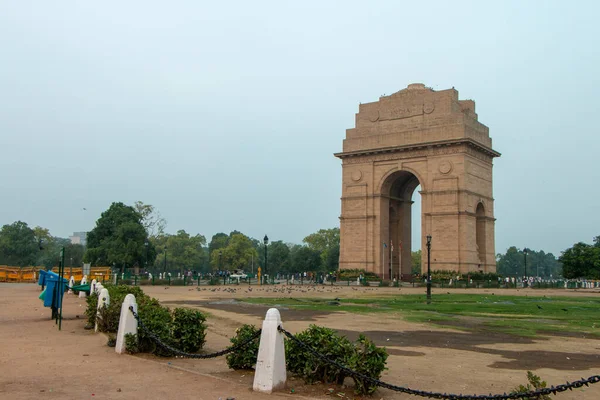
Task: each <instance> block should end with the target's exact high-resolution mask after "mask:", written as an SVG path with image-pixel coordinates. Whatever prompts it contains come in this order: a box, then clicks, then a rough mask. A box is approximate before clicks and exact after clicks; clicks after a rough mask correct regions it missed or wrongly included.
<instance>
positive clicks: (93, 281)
mask: <svg viewBox="0 0 600 400" xmlns="http://www.w3.org/2000/svg"><path fill="white" fill-rule="evenodd" d="M97 283H98V282H96V280H95V279H92V282H91V283H90V294H93V293H96V284H97Z"/></svg>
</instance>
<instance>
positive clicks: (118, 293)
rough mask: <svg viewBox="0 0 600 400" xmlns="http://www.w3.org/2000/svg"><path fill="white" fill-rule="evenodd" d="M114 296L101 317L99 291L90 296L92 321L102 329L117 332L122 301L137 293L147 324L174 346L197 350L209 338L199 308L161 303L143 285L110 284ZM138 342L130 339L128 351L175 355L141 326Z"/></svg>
mask: <svg viewBox="0 0 600 400" xmlns="http://www.w3.org/2000/svg"><path fill="white" fill-rule="evenodd" d="M105 287H106V288H107V289H108V294H109V296H110V304H109V306H108V307H103V308H102V309H101V310H99V314H100V318H97V316H96V308H97V304H98V295H97V294H92V295H90V296H89V297H88V298H87V309H86V311H85V314H86V316H87V317H88V324H90V325H94V324H95V323H96V320H98V321H97V322H98V330H99V331H100V332H109V333H110V332H112V333H116V332H117V330H118V329H119V317H120V315H121V305H122V303H123V300H124V299H125V296H126V295H127V294H129V293H131V294H133V295H134V296H135V299H136V302H137V305H138V315H139V317H140V319H141V321H142V323H143V324H144V325H145V326H146V328H147V329H148V330H149V331H150V332H152V333H154V334H155V335H157V336H158V337H159V339H160V340H161V341H162V342H163V343H165V344H167V345H169V346H172V347H175V348H177V349H179V350H181V351H185V352H187V353H195V352H197V351H199V350H200V349H201V348H202V346H203V345H204V342H205V338H206V324H205V321H206V317H205V316H204V315H203V314H202V313H201V312H200V311H197V310H192V309H188V308H176V309H174V310H173V311H171V310H170V309H169V308H167V307H164V306H162V305H160V303H159V302H158V300H156V299H154V298H151V297H150V296H148V295H146V294H145V293H144V292H143V291H142V289H141V288H139V287H137V286H127V285H118V286H113V285H107V286H105ZM135 337H136V338H137V345H134V344H133V343H132V339H131V338H130V339H129V346H127V347H128V351H131V352H135V351H134V350H137V352H141V353H153V354H156V355H160V356H172V355H173V354H171V352H169V351H166V350H164V349H163V348H161V347H158V346H156V344H155V343H154V342H153V341H152V340H150V338H149V337H147V335H146V334H145V333H144V332H143V331H142V330H139V331H138V334H137V335H136V336H135Z"/></svg>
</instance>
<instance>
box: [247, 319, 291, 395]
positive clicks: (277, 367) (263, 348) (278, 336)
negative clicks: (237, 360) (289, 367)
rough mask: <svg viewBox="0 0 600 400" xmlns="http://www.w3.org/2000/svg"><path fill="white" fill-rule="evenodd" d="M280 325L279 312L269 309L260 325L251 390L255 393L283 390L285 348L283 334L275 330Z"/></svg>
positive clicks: (285, 376)
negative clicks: (260, 331) (260, 330)
mask: <svg viewBox="0 0 600 400" xmlns="http://www.w3.org/2000/svg"><path fill="white" fill-rule="evenodd" d="M280 325H281V316H280V315H279V310H278V309H276V308H270V309H269V311H267V316H266V317H265V320H264V321H263V324H262V333H261V334H260V345H259V347H258V357H257V359H256V371H255V373H254V385H253V389H254V391H256V392H263V393H271V392H273V390H278V389H283V388H284V387H285V381H286V378H287V374H286V370H285V347H284V345H283V333H281V332H279V331H278V330H277V327H278V326H280Z"/></svg>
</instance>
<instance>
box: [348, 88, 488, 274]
mask: <svg viewBox="0 0 600 400" xmlns="http://www.w3.org/2000/svg"><path fill="white" fill-rule="evenodd" d="M336 156H337V157H339V158H341V159H342V213H341V216H340V233H341V243H340V245H341V248H340V268H342V269H356V268H358V269H365V270H367V271H372V272H375V273H377V274H379V275H380V276H382V277H385V278H390V277H398V276H400V277H402V278H403V279H407V278H409V277H410V268H411V265H410V264H411V257H410V242H411V237H410V236H411V226H410V215H411V206H412V204H413V203H412V202H413V200H412V198H413V194H414V190H415V188H416V187H417V186H418V185H419V184H420V185H421V191H420V193H421V202H422V205H421V236H422V237H421V249H422V254H423V257H425V254H426V249H425V247H424V246H425V240H424V238H425V236H426V235H427V234H431V235H432V237H433V240H432V243H433V244H432V255H431V265H432V269H433V270H454V271H460V272H463V273H464V272H469V271H484V272H493V271H495V269H496V262H495V249H494V221H495V219H494V216H493V195H492V160H493V158H494V157H498V156H500V153H498V152H496V151H494V150H493V149H492V141H491V139H490V137H489V131H488V128H487V127H486V126H485V125H483V124H481V123H480V122H479V121H478V120H477V114H476V113H475V102H473V101H472V100H459V99H458V92H457V91H456V90H454V89H449V90H442V91H434V90H432V89H429V88H426V87H425V86H424V85H422V84H413V85H409V86H408V87H407V88H406V89H403V90H401V91H399V92H397V93H394V94H392V95H390V96H383V97H381V98H380V99H379V101H377V102H373V103H366V104H361V105H360V107H359V112H358V114H356V127H355V128H352V129H348V130H347V131H346V139H345V140H344V145H343V152H342V153H338V154H336ZM383 243H386V245H387V246H389V245H391V243H394V246H395V247H396V248H397V249H398V250H397V252H396V259H394V258H392V263H391V268H390V265H389V260H390V259H389V257H388V258H387V259H386V251H385V250H384V251H382V249H383ZM400 243H402V247H403V249H402V255H401V256H400V251H399V245H400ZM425 261H426V260H425V258H424V259H423V262H422V265H423V266H425ZM390 269H391V271H390Z"/></svg>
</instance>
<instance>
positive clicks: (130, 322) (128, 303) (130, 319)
mask: <svg viewBox="0 0 600 400" xmlns="http://www.w3.org/2000/svg"><path fill="white" fill-rule="evenodd" d="M129 307H133V311H135V312H136V313H137V303H136V301H135V296H134V295H132V294H131V293H129V294H128V295H127V296H125V300H123V305H122V306H121V317H120V318H119V330H118V332H117V345H116V346H115V351H116V352H117V353H119V354H123V353H125V335H127V334H128V333H132V334H134V335H137V328H138V323H137V320H136V319H135V317H134V316H133V313H132V312H131V310H130V309H129Z"/></svg>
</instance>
